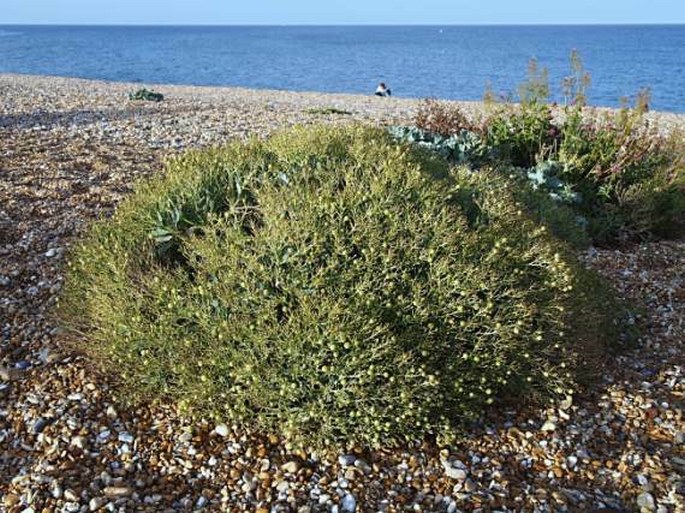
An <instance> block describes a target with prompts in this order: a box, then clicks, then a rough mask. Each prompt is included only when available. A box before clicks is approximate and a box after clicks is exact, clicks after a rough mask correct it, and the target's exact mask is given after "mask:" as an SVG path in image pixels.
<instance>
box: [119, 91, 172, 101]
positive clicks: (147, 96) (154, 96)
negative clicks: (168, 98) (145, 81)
mask: <svg viewBox="0 0 685 513" xmlns="http://www.w3.org/2000/svg"><path fill="white" fill-rule="evenodd" d="M128 99H129V100H142V101H148V102H161V101H162V100H164V95H163V94H162V93H155V92H154V91H150V90H149V89H145V88H142V89H138V90H137V91H136V92H135V93H129V95H128Z"/></svg>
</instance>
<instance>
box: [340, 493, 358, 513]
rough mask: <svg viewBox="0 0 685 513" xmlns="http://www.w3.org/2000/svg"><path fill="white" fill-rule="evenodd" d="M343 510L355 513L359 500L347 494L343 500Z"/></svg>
mask: <svg viewBox="0 0 685 513" xmlns="http://www.w3.org/2000/svg"><path fill="white" fill-rule="evenodd" d="M341 505H342V509H343V511H347V512H350V513H352V512H354V510H355V509H357V499H355V498H354V495H352V494H351V493H346V494H345V496H344V497H343V499H342V504H341Z"/></svg>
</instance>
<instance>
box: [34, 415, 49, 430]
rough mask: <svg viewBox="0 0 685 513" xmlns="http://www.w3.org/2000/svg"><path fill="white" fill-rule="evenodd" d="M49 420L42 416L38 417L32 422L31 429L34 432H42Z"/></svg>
mask: <svg viewBox="0 0 685 513" xmlns="http://www.w3.org/2000/svg"><path fill="white" fill-rule="evenodd" d="M49 423H50V422H49V421H48V420H47V419H44V418H43V417H40V418H38V420H36V422H35V423H34V424H33V429H32V431H33V432H34V433H36V434H38V433H42V432H43V430H44V429H45V428H46V427H47V426H48V424H49Z"/></svg>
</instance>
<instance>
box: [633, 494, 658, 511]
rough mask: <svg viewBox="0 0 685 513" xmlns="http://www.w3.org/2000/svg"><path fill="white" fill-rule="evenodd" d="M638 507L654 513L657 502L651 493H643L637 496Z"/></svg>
mask: <svg viewBox="0 0 685 513" xmlns="http://www.w3.org/2000/svg"><path fill="white" fill-rule="evenodd" d="M637 505H638V507H639V508H640V509H642V510H646V511H654V509H655V507H656V502H655V501H654V497H653V496H652V494H651V493H648V492H643V493H641V494H640V495H638V496H637Z"/></svg>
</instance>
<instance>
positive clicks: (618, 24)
mask: <svg viewBox="0 0 685 513" xmlns="http://www.w3.org/2000/svg"><path fill="white" fill-rule="evenodd" d="M0 26H1V27H10V26H11V27H588V26H596V27H645V26H658V27H659V26H660V27H664V26H669V27H678V26H685V21H683V22H646V23H636V22H614V23H612V22H586V23H561V22H550V23H542V22H541V23H534V22H531V23H220V24H217V23H0Z"/></svg>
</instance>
